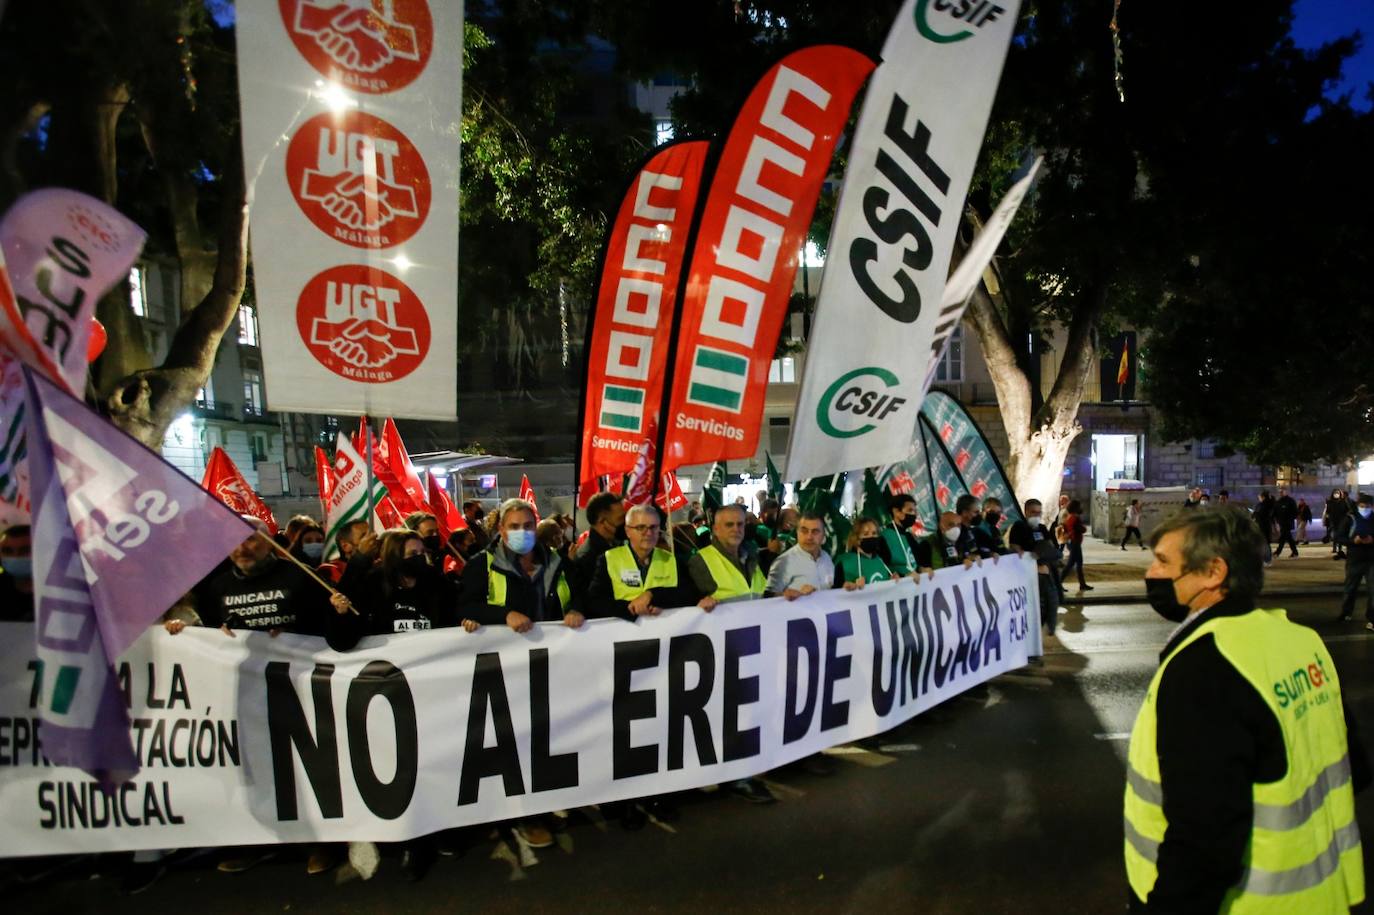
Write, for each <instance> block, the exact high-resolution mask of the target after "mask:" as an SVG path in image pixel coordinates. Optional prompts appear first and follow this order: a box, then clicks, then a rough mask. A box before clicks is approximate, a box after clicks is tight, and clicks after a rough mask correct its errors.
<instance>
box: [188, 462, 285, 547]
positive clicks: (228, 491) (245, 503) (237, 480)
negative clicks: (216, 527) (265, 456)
mask: <svg viewBox="0 0 1374 915" xmlns="http://www.w3.org/2000/svg"><path fill="white" fill-rule="evenodd" d="M200 485H201V486H202V487H203V488H204V489H205V491H206V492H208V493H210V494H211V495H212V496H214V497H215V498H216V499H219V500H220V501H221V502H223V503H224V504H225V505H226V506H228V507H229V508H230V509H232V510H233V511H234V512H235V513H236V514H240V515H252V516H253V517H254V518H257V519H259V520H260V521H262V522H263V523H264V524H266V525H267V529H268V531H270V532H271V533H273V534H275V533H276V532H277V519H276V518H275V517H273V516H272V509H270V508H268V507H267V504H266V503H265V502H263V501H262V499H260V498H258V494H257V493H256V492H254V491H253V487H251V486H249V485H248V481H247V480H245V479H244V478H243V474H242V473H240V472H239V469H238V467H237V465H235V464H234V462H233V460H231V459H230V457H229V455H228V454H227V453H225V450H224V449H223V448H221V447H219V446H218V445H216V446H215V450H213V451H211V452H210V460H209V461H208V462H207V463H206V465H205V478H204V479H203V480H201V483H200Z"/></svg>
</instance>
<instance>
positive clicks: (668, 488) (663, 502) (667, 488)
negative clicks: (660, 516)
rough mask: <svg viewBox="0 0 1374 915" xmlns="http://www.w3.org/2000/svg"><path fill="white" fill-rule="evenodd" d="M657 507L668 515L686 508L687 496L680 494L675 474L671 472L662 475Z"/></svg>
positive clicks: (679, 486)
mask: <svg viewBox="0 0 1374 915" xmlns="http://www.w3.org/2000/svg"><path fill="white" fill-rule="evenodd" d="M658 507H659V508H661V509H663V510H664V511H666V512H668V513H669V514H672V513H673V512H675V511H677V510H678V509H680V508H686V507H687V496H686V495H685V494H683V492H682V486H681V485H680V484H679V483H678V481H677V474H675V473H673V472H672V471H671V470H669V471H667V472H666V473H664V474H663V483H662V485H661V486H660V488H659V493H658Z"/></svg>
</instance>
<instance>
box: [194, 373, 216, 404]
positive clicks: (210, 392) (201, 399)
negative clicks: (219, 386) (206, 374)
mask: <svg viewBox="0 0 1374 915" xmlns="http://www.w3.org/2000/svg"><path fill="white" fill-rule="evenodd" d="M214 405H215V388H214V385H213V384H212V382H211V379H209V378H207V379H205V386H204V387H202V388H200V389H198V390H197V391H196V406H198V407H213V406H214Z"/></svg>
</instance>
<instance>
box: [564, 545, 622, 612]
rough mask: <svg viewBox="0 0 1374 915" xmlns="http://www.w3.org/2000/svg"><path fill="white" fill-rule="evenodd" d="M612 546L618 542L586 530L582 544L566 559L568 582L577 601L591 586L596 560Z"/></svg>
mask: <svg viewBox="0 0 1374 915" xmlns="http://www.w3.org/2000/svg"><path fill="white" fill-rule="evenodd" d="M613 546H620V544H619V543H618V542H616V541H612V540H607V539H606V538H605V537H602V536H601V535H600V534H598V533H597V532H596V531H595V530H588V531H587V539H586V540H583V541H582V545H581V546H579V547H578V548H577V550H576V551H575V552H574V553H573V554H572V558H571V559H570V560H569V561H568V569H567V572H568V584H569V585H570V586H571V587H572V592H573V596H574V597H576V598H577V599H578V601H579V602H580V601H581V600H582V599H583V598H584V597H585V596H586V594H587V588H589V587H591V583H592V577H593V576H594V575H596V561H597V560H598V559H600V558H601V556H602V554H604V553H605V552H606V551H607V550H609V549H610V548H611V547H613Z"/></svg>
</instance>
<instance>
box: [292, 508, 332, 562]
mask: <svg viewBox="0 0 1374 915" xmlns="http://www.w3.org/2000/svg"><path fill="white" fill-rule="evenodd" d="M292 520H293V521H294V520H297V519H292ZM289 548H290V550H291V555H292V556H295V557H296V558H297V559H299V560H300V561H301V562H303V563H305V564H306V565H308V566H310V567H311V568H312V569H313V568H314V567H315V566H317V565H319V564H320V563H321V562H322V561H323V560H324V528H322V527H320V526H319V525H318V524H316V523H315V522H314V521H313V520H310V519H301V520H300V523H299V524H297V525H296V530H295V531H294V532H293V533H292V539H291V544H290V547H289Z"/></svg>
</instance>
